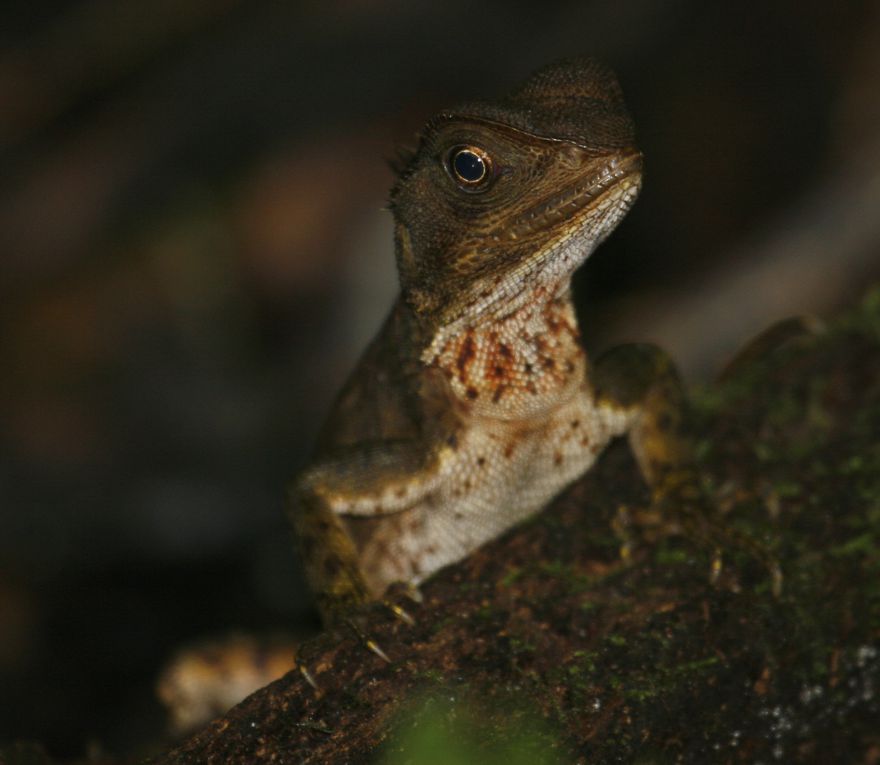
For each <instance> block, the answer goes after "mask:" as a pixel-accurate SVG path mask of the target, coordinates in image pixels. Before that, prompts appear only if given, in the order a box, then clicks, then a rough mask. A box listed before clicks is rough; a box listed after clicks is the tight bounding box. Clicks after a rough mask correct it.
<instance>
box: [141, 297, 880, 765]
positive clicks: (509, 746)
mask: <svg viewBox="0 0 880 765" xmlns="http://www.w3.org/2000/svg"><path fill="white" fill-rule="evenodd" d="M694 405H695V406H694V409H695V413H694V420H695V432H696V433H697V434H698V436H699V439H700V447H699V456H700V461H701V467H702V470H703V471H704V474H705V477H706V482H707V488H708V493H709V496H711V497H713V502H714V503H715V504H716V506H717V507H716V509H717V512H718V513H721V514H722V515H723V517H724V522H725V523H727V524H731V525H732V526H733V527H735V528H736V529H737V530H738V532H744V533H748V534H751V535H753V536H754V537H755V538H756V539H759V540H762V541H763V544H764V545H766V546H767V547H768V548H769V549H770V550H772V553H773V555H774V556H775V557H776V558H777V559H778V561H779V562H780V564H781V566H782V570H783V573H784V586H783V589H782V593H781V595H780V596H778V597H776V596H774V594H773V592H772V589H773V588H772V587H771V585H770V581H769V576H768V574H767V571H766V567H765V566H763V565H761V563H760V562H759V561H757V560H754V559H752V558H750V556H749V555H747V554H738V553H736V552H735V551H733V552H732V553H731V554H729V555H728V556H727V558H726V559H725V564H726V565H725V569H724V573H723V575H722V576H721V578H720V580H719V581H718V582H716V583H711V582H710V577H709V571H710V564H711V559H712V551H710V550H700V549H696V548H695V547H693V546H692V545H690V544H689V543H688V542H686V541H684V540H682V539H677V538H674V537H669V538H666V539H663V540H660V541H656V542H653V543H650V544H643V545H641V546H638V547H637V548H636V550H635V553H634V555H633V556H632V558H631V559H630V560H628V561H623V560H622V559H621V557H620V555H619V544H620V543H619V540H618V539H617V537H616V536H615V535H614V533H613V532H612V530H611V529H612V519H613V518H614V517H615V514H616V513H617V511H618V508H619V507H620V506H621V505H625V506H628V507H631V508H638V507H644V506H646V504H647V503H648V493H647V490H646V488H645V487H644V486H643V484H642V483H641V481H640V479H639V477H638V472H637V469H636V467H635V464H634V462H633V461H632V459H631V457H630V456H629V454H628V451H627V449H626V447H625V445H624V444H622V443H621V444H617V445H615V446H613V447H612V448H611V449H610V450H609V451H608V452H607V453H606V454H605V455H604V457H603V458H602V459H601V461H600V463H599V464H598V466H597V467H596V469H594V470H593V471H591V472H590V473H589V475H587V476H585V477H584V478H583V479H582V480H581V481H579V482H578V483H577V484H576V485H574V486H572V487H571V488H570V490H568V491H566V492H565V493H564V494H563V495H562V496H560V497H559V498H558V499H557V500H556V501H555V502H554V503H553V504H552V506H551V507H549V508H548V509H547V510H546V511H545V512H542V513H541V514H540V515H539V516H538V517H536V518H534V519H533V520H531V521H529V522H528V523H525V524H524V525H522V526H520V527H518V528H517V529H515V530H514V531H513V532H511V533H509V534H507V535H506V536H504V537H503V538H501V539H499V540H497V541H495V542H493V543H492V544H489V545H487V546H485V547H484V548H482V549H480V550H479V551H477V552H476V553H475V554H473V555H472V556H470V557H469V558H468V559H466V560H465V561H463V562H462V563H460V564H458V565H456V566H452V567H450V568H447V569H445V570H444V571H442V572H440V573H439V575H437V576H435V577H434V578H432V579H431V580H430V581H429V582H428V583H426V584H425V586H424V587H423V595H424V602H423V603H422V604H421V605H418V606H413V607H412V608H411V609H410V611H411V613H412V615H413V617H415V619H416V624H415V626H408V625H406V624H404V623H402V622H401V621H399V620H398V619H396V618H394V617H393V616H392V615H391V613H390V612H389V610H388V609H387V608H386V607H385V606H383V605H381V604H376V605H373V606H370V607H369V608H367V609H365V610H364V612H363V613H361V614H359V615H358V618H357V624H358V625H359V627H360V629H361V630H363V632H364V633H367V634H369V636H370V637H371V638H373V639H374V640H376V641H377V642H378V643H379V644H380V645H381V646H382V647H383V648H384V649H385V651H386V652H387V653H388V655H389V656H390V657H391V662H390V663H386V662H384V661H382V660H381V659H380V658H379V657H378V656H376V655H374V654H373V653H371V652H369V651H368V650H367V649H366V648H365V646H364V643H363V639H362V636H359V635H358V634H357V630H355V629H351V628H348V627H345V628H341V629H339V630H337V631H334V632H330V633H325V634H322V635H320V636H318V637H317V638H316V639H314V640H312V641H310V642H308V643H307V644H305V645H304V646H303V647H302V651H301V656H300V660H301V662H302V663H303V665H304V666H306V667H307V668H308V669H309V671H310V673H311V675H312V676H313V677H314V680H315V682H316V683H317V685H318V686H319V688H320V691H319V692H316V690H315V689H314V688H313V687H311V686H310V685H309V683H307V682H306V680H305V679H304V676H303V674H302V673H300V672H296V671H294V672H292V673H290V674H288V675H286V676H285V677H283V678H281V679H280V680H278V681H276V682H274V683H272V684H271V685H269V686H268V687H266V688H264V689H262V690H260V691H259V692H257V693H255V694H254V695H252V696H250V697H249V698H248V699H246V700H245V701H244V702H242V703H241V704H240V705H238V706H237V707H235V708H234V709H233V710H231V711H230V712H229V713H228V714H227V715H226V716H224V717H222V718H220V719H218V720H216V721H214V722H213V723H211V724H210V725H208V726H207V727H206V728H205V729H203V730H202V731H200V732H198V733H197V734H195V735H194V736H193V737H192V738H190V739H189V740H188V741H186V742H184V743H183V744H181V745H180V746H178V747H176V748H175V749H173V750H171V751H169V752H168V753H167V754H165V755H164V756H161V757H158V758H157V759H155V760H153V762H154V763H155V765H159V763H161V764H162V765H172V764H173V765H182V764H183V763H202V762H206V763H207V762H212V763H269V762H288V763H360V762H367V763H369V762H380V763H405V762H412V763H418V764H419V765H421V763H429V762H443V763H449V764H452V765H454V763H457V762H495V761H499V762H506V763H507V765H512V764H513V763H518V762H523V763H525V762H530V763H534V762H565V763H612V762H614V763H618V762H627V763H629V762H637V763H642V762H645V763H647V762H650V763H666V762H670V763H671V762H688V763H690V762H693V763H705V762H712V763H739V762H750V763H754V762H764V763H769V762H786V763H808V762H809V763H828V762H846V763H874V762H878V760H880V291H874V292H872V293H870V294H869V295H868V297H867V298H866V299H865V300H864V301H863V302H862V304H861V306H860V307H859V308H858V309H857V310H855V311H853V312H852V313H851V314H849V315H847V316H845V317H842V318H841V319H839V320H838V321H836V322H835V323H834V324H833V325H831V327H830V328H829V329H828V330H827V331H825V332H822V333H819V334H816V335H814V336H810V337H807V338H802V339H799V340H797V341H795V342H792V343H789V344H788V345H787V346H783V347H781V348H779V349H778V350H776V351H774V352H773V353H770V354H768V355H767V356H765V357H764V358H762V359H759V360H755V361H750V362H749V363H748V364H746V365H745V366H744V367H743V368H740V369H738V370H737V371H736V373H735V374H734V375H733V377H732V378H731V379H727V380H726V381H725V382H724V384H723V385H719V386H717V387H713V388H711V389H707V390H705V391H702V392H697V393H695V395H694Z"/></svg>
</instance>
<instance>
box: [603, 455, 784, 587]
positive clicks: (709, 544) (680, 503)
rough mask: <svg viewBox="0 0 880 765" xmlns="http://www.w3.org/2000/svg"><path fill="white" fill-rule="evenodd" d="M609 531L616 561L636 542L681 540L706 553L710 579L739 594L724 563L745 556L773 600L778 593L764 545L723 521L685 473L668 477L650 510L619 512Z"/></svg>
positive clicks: (779, 577)
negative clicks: (764, 577)
mask: <svg viewBox="0 0 880 765" xmlns="http://www.w3.org/2000/svg"><path fill="white" fill-rule="evenodd" d="M612 527H613V529H614V532H615V533H616V534H617V536H618V537H619V538H620V539H621V557H622V558H623V560H625V561H629V560H631V558H632V554H633V551H634V550H635V548H636V547H637V546H638V545H639V544H640V543H647V544H655V543H656V542H658V541H660V540H662V539H664V538H667V537H671V536H682V537H684V538H685V539H686V540H687V541H688V542H689V543H691V544H692V545H693V546H695V547H696V548H698V549H700V550H704V551H709V554H710V564H709V580H710V582H711V583H712V584H713V585H722V584H723V585H724V586H727V587H728V588H729V589H731V590H733V591H735V592H738V591H739V590H740V584H739V579H738V577H737V572H738V569H739V568H740V567H739V566H731V565H728V564H727V563H726V562H725V561H726V560H728V559H735V558H739V557H742V556H745V557H746V558H747V559H750V560H753V561H757V562H758V563H759V564H760V566H761V567H762V568H763V569H764V570H765V571H766V572H767V574H768V575H769V577H770V586H771V589H772V592H773V595H774V596H775V597H779V596H780V595H781V594H782V586H783V574H782V569H781V567H780V565H779V561H778V560H777V559H776V557H775V556H774V555H773V553H772V552H771V551H770V549H769V548H768V547H767V546H766V544H765V543H764V542H762V541H761V540H759V539H756V538H755V537H754V536H752V535H750V534H747V533H744V532H742V531H740V530H739V529H737V528H735V527H733V526H732V525H731V524H730V523H729V522H726V521H725V520H724V519H723V518H722V517H721V516H720V515H719V514H718V512H717V510H716V509H715V508H714V505H713V504H712V503H711V502H710V501H709V499H708V498H707V497H706V496H705V494H704V492H703V491H702V490H701V488H700V487H699V485H698V484H697V482H696V479H695V476H693V475H691V474H690V473H689V472H686V473H683V474H678V475H670V476H669V477H668V478H667V480H666V481H664V482H663V483H662V484H661V485H660V486H659V487H658V488H657V489H656V490H655V491H654V497H653V501H652V503H651V505H650V506H649V507H647V508H643V509H633V508H630V507H627V506H621V507H620V508H618V511H617V514H616V517H615V519H614V520H613V521H612Z"/></svg>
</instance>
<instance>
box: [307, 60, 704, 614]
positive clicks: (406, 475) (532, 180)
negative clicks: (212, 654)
mask: <svg viewBox="0 0 880 765" xmlns="http://www.w3.org/2000/svg"><path fill="white" fill-rule="evenodd" d="M641 178H642V156H641V154H640V152H639V150H638V149H637V148H636V145H635V140H634V134H633V124H632V121H631V119H630V117H629V115H628V113H627V110H626V108H625V106H624V103H623V99H622V95H621V91H620V87H619V85H618V83H617V80H616V79H615V77H614V75H613V74H612V73H611V72H610V71H609V70H608V69H607V68H606V67H604V66H603V65H601V64H599V63H597V62H595V61H593V60H589V59H580V60H570V61H563V62H561V63H557V64H555V65H552V66H549V67H547V68H545V69H542V70H540V71H539V72H537V73H536V74H534V75H533V76H532V77H531V78H530V79H528V80H527V81H526V82H525V83H524V84H523V85H522V86H521V87H519V88H518V89H516V90H514V91H513V92H512V93H510V94H509V95H507V96H505V97H503V98H500V99H498V100H494V101H477V102H473V103H468V104H465V105H462V106H459V107H458V108H455V109H450V110H448V111H444V112H441V113H440V114H439V115H437V116H436V117H435V118H434V119H432V120H431V121H430V122H429V123H428V124H427V126H426V127H425V129H424V131H423V133H422V135H421V138H420V142H419V145H418V148H417V150H416V151H415V152H414V153H412V155H411V156H410V157H409V158H408V159H407V160H406V161H405V163H404V164H403V166H402V167H401V169H400V172H399V177H398V179H397V182H396V184H395V185H394V188H393V190H392V192H391V210H392V212H393V214H394V222H395V248H396V259H397V266H398V271H399V275H400V296H399V298H398V299H397V301H396V303H395V304H394V306H393V308H392V310H391V313H390V316H389V317H388V319H387V320H386V322H385V324H384V326H383V327H382V329H381V331H380V332H379V334H378V336H377V337H376V338H375V340H374V341H373V342H372V344H371V345H370V346H369V348H368V349H367V351H366V353H365V355H364V356H363V358H362V359H361V361H360V363H359V365H358V366H357V368H356V370H355V371H354V373H353V375H352V376H351V378H350V379H349V381H348V382H347V384H346V385H345V387H344V389H343V390H342V392H341V394H340V396H339V399H338V400H337V402H336V405H335V408H334V409H333V411H332V414H331V416H330V418H329V421H328V423H327V424H326V427H325V429H324V432H323V435H322V436H321V438H320V441H319V445H318V449H317V453H316V456H315V458H314V461H313V464H312V465H311V467H309V468H307V469H306V470H305V472H304V473H303V474H302V475H301V476H300V478H299V479H298V481H297V482H296V484H295V487H294V489H293V491H292V495H293V496H292V502H291V516H292V521H293V525H294V528H295V532H296V535H297V537H298V539H299V544H300V548H301V552H302V558H303V561H304V565H305V570H306V574H307V578H308V581H309V583H310V586H311V587H312V588H313V590H314V593H315V595H316V598H317V604H318V607H319V610H320V612H321V615H322V617H323V619H324V621H325V623H332V622H334V621H336V620H338V619H339V618H340V617H342V616H346V615H347V614H349V613H350V612H351V609H352V608H353V607H354V606H355V605H357V604H359V603H361V602H364V601H366V600H368V599H374V598H379V597H381V596H382V594H383V592H384V591H385V590H386V588H387V587H388V586H389V585H390V584H391V583H393V582H398V581H402V582H407V583H411V584H414V585H417V584H418V583H419V582H421V581H422V580H424V579H425V578H426V577H428V576H429V575H430V574H431V573H432V572H434V571H436V570H437V569H439V568H440V567H442V566H445V565H447V564H449V563H453V562H454V561H457V560H459V559H461V558H462V557H464V556H466V555H467V554H468V553H470V552H471V551H472V550H474V549H475V548H476V547H478V546H479V545H481V544H483V543H484V542H486V541H488V540H490V539H493V538H494V537H496V536H498V535H499V534H501V533H502V532H503V531H505V530H506V529H508V528H509V527H510V526H512V525H513V524H516V523H517V522H519V521H522V520H523V519H525V518H527V517H528V516H530V515H532V514H534V513H535V512H537V511H538V510H540V509H541V508H542V507H544V506H545V505H546V504H547V503H548V502H549V500H550V499H552V498H553V497H554V496H555V495H556V494H558V493H559V492H560V491H561V490H562V489H563V488H565V487H566V486H567V485H569V484H570V483H571V482H573V481H574V480H575V479H576V478H578V477H579V476H580V475H582V474H583V473H584V471H586V470H587V469H588V468H589V467H590V466H591V465H592V464H593V462H594V461H595V460H596V457H597V455H598V454H599V453H600V452H601V451H602V450H603V448H604V447H605V446H606V445H607V444H608V442H609V441H610V440H611V439H612V438H614V437H615V436H618V435H621V434H625V433H626V434H628V436H629V441H630V444H631V446H632V450H633V452H634V454H635V457H636V459H637V462H638V464H639V467H640V469H641V472H642V473H643V475H644V477H645V479H646V480H647V482H648V484H649V485H650V486H651V487H652V488H653V490H654V496H655V499H658V498H663V497H664V496H666V497H668V496H669V495H670V493H672V492H673V491H678V490H679V489H680V488H681V487H683V486H688V485H690V484H691V483H692V480H691V479H692V478H693V472H692V470H691V468H690V459H689V456H688V454H689V450H688V442H687V439H686V438H685V437H684V436H683V435H682V434H681V427H680V416H679V413H680V410H681V406H680V404H681V394H680V385H679V383H678V380H677V377H676V375H675V371H674V369H673V366H672V364H671V363H670V362H669V360H668V358H667V357H666V356H665V355H664V354H663V353H662V352H661V351H659V350H658V349H656V348H654V347H652V346H646V345H629V346H622V347H621V348H618V349H615V350H613V351H612V352H610V353H609V354H606V355H605V356H604V357H603V358H600V359H599V361H598V362H596V363H595V364H593V365H591V364H590V362H589V361H588V359H587V357H586V355H585V353H584V350H583V348H582V346H581V343H580V340H579V330H578V325H577V320H576V317H575V312H574V308H573V305H572V297H571V277H572V274H573V273H574V272H575V270H576V269H577V268H578V267H579V266H580V265H581V264H582V263H583V262H584V261H585V260H586V259H587V257H589V255H590V254H591V253H592V252H593V250H595V249H596V247H598V245H599V244H600V243H601V242H602V241H603V240H604V239H605V238H606V237H607V236H608V235H609V234H610V233H611V232H612V231H613V229H614V228H615V227H616V226H617V224H618V223H619V222H620V221H621V219H622V218H623V216H624V215H625V214H626V212H627V211H628V210H629V209H630V207H631V206H632V204H633V203H634V202H635V200H636V196H637V195H638V192H639V188H640V185H641Z"/></svg>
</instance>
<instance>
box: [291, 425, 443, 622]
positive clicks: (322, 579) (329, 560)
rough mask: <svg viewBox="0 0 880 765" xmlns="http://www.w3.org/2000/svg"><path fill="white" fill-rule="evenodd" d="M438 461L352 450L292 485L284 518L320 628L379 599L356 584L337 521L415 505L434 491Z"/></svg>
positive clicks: (390, 446) (407, 447)
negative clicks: (287, 516) (289, 523)
mask: <svg viewBox="0 0 880 765" xmlns="http://www.w3.org/2000/svg"><path fill="white" fill-rule="evenodd" d="M443 453H444V449H443V448H440V449H434V450H430V449H427V448H426V447H424V446H422V445H421V444H419V443H418V442H411V441H399V442H381V443H364V444H357V445H355V446H352V447H349V448H347V449H345V450H344V451H340V452H338V453H336V454H334V455H333V456H331V457H329V458H326V459H324V460H322V461H321V462H319V463H317V464H316V465H314V466H313V467H311V468H310V469H309V470H307V471H306V472H305V473H304V474H303V475H302V476H301V477H300V479H299V480H298V481H297V483H296V485H295V486H294V488H293V490H292V492H291V498H290V515H291V520H292V524H293V528H294V533H295V536H296V538H297V541H298V544H299V547H300V553H301V557H302V561H303V566H304V568H305V573H306V578H307V579H308V582H309V585H310V587H311V589H312V592H313V593H314V595H315V599H316V603H317V607H318V610H319V612H320V614H321V619H322V621H323V622H324V624H325V625H330V624H334V623H336V622H338V621H340V620H341V619H344V618H346V617H347V616H348V615H349V614H350V613H351V612H352V610H353V609H354V608H356V607H357V606H359V605H361V604H362V603H365V602H366V601H368V600H371V599H376V598H379V597H381V595H382V592H380V591H378V588H377V586H376V585H375V584H374V585H372V586H371V583H370V582H368V581H367V579H366V577H365V576H364V572H363V570H362V568H361V565H360V552H359V550H358V547H357V545H356V544H355V541H354V540H353V539H352V537H351V535H350V534H349V533H348V530H347V529H346V527H345V523H344V522H343V519H342V516H344V515H349V516H358V517H377V516H383V515H389V514H392V513H399V512H403V511H405V510H407V509H408V508H410V507H412V506H413V505H415V504H417V503H418V502H419V501H420V500H422V499H423V498H424V497H425V496H426V495H427V494H428V493H430V492H431V491H432V490H433V489H434V488H435V486H436V484H437V482H438V480H439V477H440V465H441V464H442V461H443V460H442V457H443ZM381 589H384V588H381Z"/></svg>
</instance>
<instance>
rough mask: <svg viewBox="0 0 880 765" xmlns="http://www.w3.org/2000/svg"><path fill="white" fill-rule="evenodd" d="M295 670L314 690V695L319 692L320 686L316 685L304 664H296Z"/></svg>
mask: <svg viewBox="0 0 880 765" xmlns="http://www.w3.org/2000/svg"><path fill="white" fill-rule="evenodd" d="M297 669H298V670H299V673H300V674H301V675H302V676H303V679H304V680H305V681H306V682H307V683H308V684H309V685H311V686H312V688H314V689H315V693H320V692H321V686H319V685H318V683H317V681H316V680H315V678H314V677H313V676H312V673H311V672H309V670H308V668H307V667H306V665H305V664H297Z"/></svg>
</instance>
